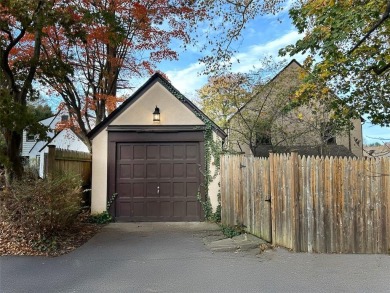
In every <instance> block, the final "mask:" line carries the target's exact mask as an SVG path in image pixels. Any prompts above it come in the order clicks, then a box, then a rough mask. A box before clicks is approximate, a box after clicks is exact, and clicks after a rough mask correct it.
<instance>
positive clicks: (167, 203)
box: [160, 201, 173, 218]
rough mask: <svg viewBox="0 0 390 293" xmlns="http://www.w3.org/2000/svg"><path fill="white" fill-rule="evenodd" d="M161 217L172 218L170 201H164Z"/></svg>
mask: <svg viewBox="0 0 390 293" xmlns="http://www.w3.org/2000/svg"><path fill="white" fill-rule="evenodd" d="M160 210H161V217H168V218H169V217H172V214H173V213H172V202H170V201H162V202H161V206H160Z"/></svg>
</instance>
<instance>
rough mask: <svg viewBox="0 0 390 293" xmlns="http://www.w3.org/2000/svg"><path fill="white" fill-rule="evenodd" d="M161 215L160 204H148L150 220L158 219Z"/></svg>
mask: <svg viewBox="0 0 390 293" xmlns="http://www.w3.org/2000/svg"><path fill="white" fill-rule="evenodd" d="M159 213H160V204H159V202H156V201H149V202H147V203H146V217H148V218H152V217H158V216H159ZM144 215H145V214H144Z"/></svg>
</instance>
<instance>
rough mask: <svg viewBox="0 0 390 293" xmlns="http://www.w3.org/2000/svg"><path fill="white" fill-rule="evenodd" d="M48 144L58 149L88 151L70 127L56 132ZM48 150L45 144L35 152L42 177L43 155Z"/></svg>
mask: <svg viewBox="0 0 390 293" xmlns="http://www.w3.org/2000/svg"><path fill="white" fill-rule="evenodd" d="M49 145H55V146H56V148H58V149H63V150H69V151H77V152H84V153H89V150H88V147H87V146H86V145H85V144H84V143H83V142H82V141H81V140H80V138H78V136H77V135H76V134H75V133H74V132H73V131H72V130H70V129H64V130H62V131H61V132H60V133H58V135H57V136H56V137H54V138H53V140H52V141H50V143H49ZM42 147H43V146H42ZM48 152H49V147H48V146H47V145H46V146H45V147H44V148H43V149H41V150H40V151H39V152H38V153H37V154H36V157H39V176H40V177H43V175H44V156H45V154H47V153H48Z"/></svg>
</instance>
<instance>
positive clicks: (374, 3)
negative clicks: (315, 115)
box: [280, 0, 390, 126]
mask: <svg viewBox="0 0 390 293" xmlns="http://www.w3.org/2000/svg"><path fill="white" fill-rule="evenodd" d="M389 12H390V1H388V0H368V1H330V0H313V1H301V2H297V3H296V4H295V6H294V7H293V8H292V9H291V10H290V16H291V18H292V21H293V23H294V25H295V26H296V27H297V29H298V31H299V32H300V33H301V34H303V35H304V36H303V38H302V39H301V40H299V41H297V43H296V44H295V45H290V46H287V47H286V48H284V49H283V50H281V52H280V53H281V54H282V55H285V54H290V55H294V54H297V53H307V54H308V56H307V58H306V61H305V67H306V68H307V69H308V70H310V71H311V73H312V74H310V75H307V77H306V80H305V84H304V85H303V88H302V90H301V97H302V98H303V99H308V98H309V97H310V96H311V95H312V94H313V91H312V89H313V85H314V84H315V83H322V84H323V85H325V86H326V87H327V88H329V89H331V91H332V92H333V93H335V94H336V95H338V96H339V97H340V98H341V99H339V100H338V104H339V105H340V104H342V103H343V104H347V105H349V106H350V107H351V108H352V109H354V110H355V111H354V112H349V114H355V115H356V116H358V115H363V114H367V115H368V117H369V119H370V120H371V122H372V123H374V124H379V125H387V126H388V125H390V111H389V109H390V70H389V68H390V38H389V35H390V21H389ZM339 105H335V107H334V109H335V111H336V113H337V115H338V116H339V117H341V116H343V115H345V113H344V112H343V111H340V109H345V108H343V107H339Z"/></svg>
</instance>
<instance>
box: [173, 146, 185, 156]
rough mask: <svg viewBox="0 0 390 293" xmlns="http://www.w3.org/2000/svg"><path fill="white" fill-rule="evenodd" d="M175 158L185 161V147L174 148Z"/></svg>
mask: <svg viewBox="0 0 390 293" xmlns="http://www.w3.org/2000/svg"><path fill="white" fill-rule="evenodd" d="M173 158H174V159H185V147H184V146H183V145H174V146H173Z"/></svg>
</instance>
